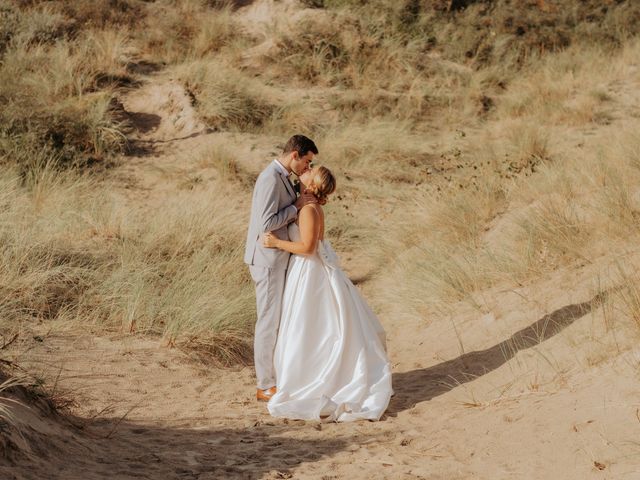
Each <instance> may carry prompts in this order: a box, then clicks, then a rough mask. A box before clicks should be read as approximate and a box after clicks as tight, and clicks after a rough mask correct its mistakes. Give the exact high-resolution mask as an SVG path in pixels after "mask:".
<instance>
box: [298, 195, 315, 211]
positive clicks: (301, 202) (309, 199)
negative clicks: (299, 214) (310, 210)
mask: <svg viewBox="0 0 640 480" xmlns="http://www.w3.org/2000/svg"><path fill="white" fill-rule="evenodd" d="M310 203H318V199H317V198H316V197H315V195H314V194H313V193H308V192H302V193H301V194H300V196H299V197H298V199H297V200H296V203H295V206H296V208H297V209H298V211H300V210H302V207H304V206H305V205H309V204H310Z"/></svg>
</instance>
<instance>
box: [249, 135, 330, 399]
mask: <svg viewBox="0 0 640 480" xmlns="http://www.w3.org/2000/svg"><path fill="white" fill-rule="evenodd" d="M317 153H318V148H317V147H316V145H315V143H313V141H312V140H311V139H309V138H307V137H305V136H304V135H294V136H293V137H291V138H290V139H289V140H288V141H287V143H286V145H285V146H284V149H283V151H282V154H281V155H280V156H279V157H278V158H276V159H274V160H273V161H272V162H271V163H270V164H269V165H268V166H267V168H265V169H264V170H263V171H262V173H260V175H259V176H258V179H257V180H256V184H255V187H254V189H253V200H252V202H251V217H250V220H249V233H248V234H247V246H246V249H245V254H244V262H245V263H246V264H247V265H249V271H250V272H251V278H253V281H254V282H255V285H256V304H257V311H258V319H257V321H256V329H255V337H254V344H253V354H254V355H253V356H254V363H255V368H256V377H257V383H258V391H257V394H256V397H257V399H258V400H259V401H268V400H269V399H270V398H271V397H272V396H273V394H274V393H276V387H275V385H276V378H275V370H274V365H273V352H274V349H275V345H276V338H277V335H278V327H279V326H280V313H281V307H282V295H283V292H284V281H285V273H286V271H287V265H288V263H289V253H287V252H285V251H282V250H278V249H276V248H266V247H263V246H262V241H261V240H262V236H263V235H264V234H265V233H267V232H273V233H274V234H275V235H276V236H277V237H278V238H280V239H283V240H289V236H288V234H287V225H289V223H291V222H293V221H294V220H295V219H296V217H297V215H298V210H300V209H301V208H302V207H303V206H304V205H306V204H307V203H311V202H314V201H316V200H315V197H314V196H313V195H310V194H303V195H300V197H297V195H296V192H295V189H294V187H293V184H292V183H291V181H290V180H289V175H290V174H291V173H292V172H293V173H295V174H296V175H297V176H300V175H302V174H303V173H304V172H305V171H306V170H308V169H309V165H310V163H311V161H312V160H313V156H314V155H317Z"/></svg>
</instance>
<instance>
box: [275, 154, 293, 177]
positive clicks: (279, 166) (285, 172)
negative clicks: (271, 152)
mask: <svg viewBox="0 0 640 480" xmlns="http://www.w3.org/2000/svg"><path fill="white" fill-rule="evenodd" d="M273 161H274V162H276V167H277V168H278V170H280V173H282V174H283V175H285V176H287V177H288V176H289V175H291V174H290V173H289V171H288V170H287V169H286V168H284V165H282V164H281V163H280V161H279V160H278V159H277V158H274V159H273Z"/></svg>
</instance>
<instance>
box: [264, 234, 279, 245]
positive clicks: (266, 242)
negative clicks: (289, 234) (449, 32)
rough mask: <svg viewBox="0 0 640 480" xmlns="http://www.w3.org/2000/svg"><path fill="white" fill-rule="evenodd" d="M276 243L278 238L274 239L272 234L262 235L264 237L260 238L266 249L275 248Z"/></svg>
mask: <svg viewBox="0 0 640 480" xmlns="http://www.w3.org/2000/svg"><path fill="white" fill-rule="evenodd" d="M276 243H278V237H276V236H275V235H274V234H273V233H272V232H267V233H265V234H264V237H263V238H262V245H264V246H265V247H267V248H277V247H276Z"/></svg>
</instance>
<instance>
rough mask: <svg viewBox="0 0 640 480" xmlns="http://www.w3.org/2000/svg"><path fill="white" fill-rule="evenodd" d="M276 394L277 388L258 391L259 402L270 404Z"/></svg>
mask: <svg viewBox="0 0 640 480" xmlns="http://www.w3.org/2000/svg"><path fill="white" fill-rule="evenodd" d="M275 393H276V387H271V388H267V389H266V390H261V389H258V392H257V393H256V398H257V399H258V401H259V402H268V401H269V400H270V399H271V397H273V396H274V395H275Z"/></svg>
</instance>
